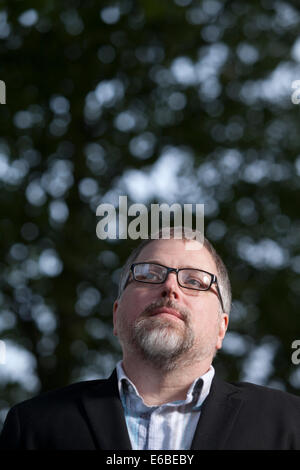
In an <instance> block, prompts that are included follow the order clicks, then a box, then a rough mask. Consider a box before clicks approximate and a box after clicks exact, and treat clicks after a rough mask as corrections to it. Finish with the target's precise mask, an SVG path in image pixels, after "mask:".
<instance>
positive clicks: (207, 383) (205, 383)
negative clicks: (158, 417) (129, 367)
mask: <svg viewBox="0 0 300 470" xmlns="http://www.w3.org/2000/svg"><path fill="white" fill-rule="evenodd" d="M116 369H117V376H118V387H119V393H120V397H121V400H122V401H123V398H124V396H125V394H126V393H130V394H133V395H135V396H136V397H138V398H140V399H141V400H142V402H143V403H144V401H143V398H142V397H141V395H140V394H139V392H138V390H137V388H136V386H135V385H134V383H133V382H132V381H131V380H130V379H129V378H128V377H127V375H126V374H125V372H124V369H123V366H122V361H119V362H118V363H117V366H116ZM214 375H215V369H214V367H213V366H212V365H211V366H210V368H209V369H208V371H207V372H205V374H203V375H201V376H199V377H197V378H196V379H195V380H194V381H193V383H192V384H191V385H190V387H189V389H188V391H187V394H186V399H185V400H178V401H173V402H169V403H165V404H164V405H162V406H181V405H187V404H189V403H192V402H193V405H194V406H193V409H198V408H200V407H201V405H202V403H203V401H204V400H205V398H206V397H207V395H208V394H209V391H210V387H211V382H212V379H213V377H214ZM145 406H147V405H145Z"/></svg>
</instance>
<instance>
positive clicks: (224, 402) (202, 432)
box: [191, 376, 243, 450]
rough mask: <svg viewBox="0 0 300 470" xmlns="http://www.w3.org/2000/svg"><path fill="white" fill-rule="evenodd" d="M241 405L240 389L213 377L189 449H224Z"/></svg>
mask: <svg viewBox="0 0 300 470" xmlns="http://www.w3.org/2000/svg"><path fill="white" fill-rule="evenodd" d="M242 404H243V400H242V398H241V396H240V389H239V388H238V387H236V386H235V385H233V384H230V383H227V382H223V381H222V380H221V379H219V378H218V377H216V376H215V377H214V378H213V381H212V385H211V389H210V393H209V395H208V397H207V398H206V400H205V401H204V403H203V405H202V408H201V415H200V419H199V422H198V425H197V428H196V431H195V434H194V438H193V441H192V445H191V449H193V450H194V449H199V450H217V449H226V443H227V442H228V440H229V439H230V434H231V432H232V430H233V427H234V423H235V421H236V419H237V417H238V414H239V412H240V409H241V406H242Z"/></svg>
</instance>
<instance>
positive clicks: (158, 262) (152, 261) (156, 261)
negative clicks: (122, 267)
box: [138, 259, 206, 271]
mask: <svg viewBox="0 0 300 470" xmlns="http://www.w3.org/2000/svg"><path fill="white" fill-rule="evenodd" d="M138 263H153V264H160V265H161V266H165V265H164V264H162V263H161V261H158V260H155V259H154V260H153V259H151V260H147V261H138ZM185 268H188V269H200V271H206V269H203V270H202V269H201V268H198V267H197V268H195V266H184V268H177V269H185Z"/></svg>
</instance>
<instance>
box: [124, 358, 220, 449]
mask: <svg viewBox="0 0 300 470" xmlns="http://www.w3.org/2000/svg"><path fill="white" fill-rule="evenodd" d="M214 374H215V370H214V368H213V366H210V368H209V370H208V371H207V372H206V373H205V374H204V375H202V376H201V377H198V378H197V379H195V380H194V382H193V383H192V385H191V386H190V388H189V389H188V392H187V395H186V399H185V400H178V401H173V402H170V403H164V404H163V405H158V406H147V405H146V404H145V403H144V401H143V399H142V397H141V396H140V394H139V392H138V391H137V389H136V387H135V385H134V384H133V383H132V382H131V380H130V379H129V378H128V377H127V376H126V374H125V372H124V370H123V367H122V362H121V361H120V362H118V364H117V375H118V387H119V393H120V397H121V401H122V405H123V408H124V414H125V419H126V424H127V429H128V434H129V438H130V441H131V446H132V449H133V450H188V449H190V448H191V444H192V440H193V437H194V434H195V430H196V426H197V423H198V420H199V417H200V413H201V405H202V403H203V402H204V400H205V398H206V397H207V395H208V394H209V391H210V387H211V382H212V379H213V376H214Z"/></svg>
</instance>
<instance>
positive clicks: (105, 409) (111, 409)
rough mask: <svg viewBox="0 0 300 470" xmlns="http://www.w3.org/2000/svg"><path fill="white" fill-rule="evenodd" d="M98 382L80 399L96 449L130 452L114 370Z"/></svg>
mask: <svg viewBox="0 0 300 470" xmlns="http://www.w3.org/2000/svg"><path fill="white" fill-rule="evenodd" d="M99 382H100V383H99ZM99 382H98V381H97V382H96V383H95V384H94V386H92V387H91V388H90V390H88V391H86V392H85V393H84V395H83V397H82V404H83V407H84V410H85V413H86V416H87V420H88V422H89V424H90V429H91V433H92V435H93V438H94V441H95V443H96V448H98V449H101V450H131V444H130V439H129V435H128V431H127V427H126V421H125V416H124V410H123V406H122V403H121V400H120V396H119V390H118V381H117V373H116V370H114V371H113V373H112V374H111V376H110V377H109V378H108V379H107V380H103V381H99Z"/></svg>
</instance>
